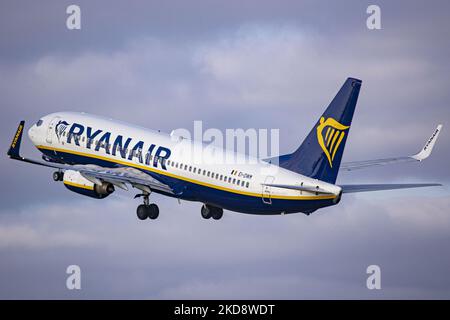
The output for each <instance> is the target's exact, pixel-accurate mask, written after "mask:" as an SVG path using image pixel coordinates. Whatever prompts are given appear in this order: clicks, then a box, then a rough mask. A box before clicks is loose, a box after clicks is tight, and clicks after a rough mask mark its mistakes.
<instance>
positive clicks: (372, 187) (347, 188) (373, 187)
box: [340, 183, 442, 193]
mask: <svg viewBox="0 0 450 320" xmlns="http://www.w3.org/2000/svg"><path fill="white" fill-rule="evenodd" d="M436 186H442V184H439V183H410V184H350V185H345V184H344V185H341V186H340V187H341V188H342V193H355V192H368V191H381V190H394V189H409V188H423V187H436Z"/></svg>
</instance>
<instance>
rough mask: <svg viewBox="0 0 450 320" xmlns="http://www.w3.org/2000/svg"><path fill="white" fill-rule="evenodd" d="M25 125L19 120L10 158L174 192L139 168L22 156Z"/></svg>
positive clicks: (97, 179) (94, 178) (91, 177)
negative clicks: (60, 161) (103, 165)
mask: <svg viewBox="0 0 450 320" xmlns="http://www.w3.org/2000/svg"><path fill="white" fill-rule="evenodd" d="M24 127H25V121H21V122H20V124H19V127H18V128H17V131H16V134H15V135H14V138H13V141H12V143H11V146H10V148H9V150H8V156H9V157H10V158H11V159H14V160H19V161H23V162H27V163H32V164H36V165H40V166H44V167H49V168H54V169H59V170H74V171H78V172H80V173H81V175H82V176H83V177H85V178H86V179H88V180H89V181H91V182H93V183H99V184H101V181H105V182H110V183H112V184H114V185H115V186H117V187H119V188H121V189H124V190H128V188H127V187H126V184H127V183H128V184H131V185H132V186H133V187H136V188H138V189H140V190H143V191H151V190H159V191H163V192H166V193H170V194H174V191H173V190H172V188H170V187H169V186H168V185H166V184H164V183H162V182H160V181H158V180H156V179H155V178H153V177H152V176H150V175H149V174H147V173H145V172H142V171H141V170H138V169H135V168H129V167H118V168H105V167H100V166H95V165H69V164H62V163H56V162H46V161H39V160H33V159H29V158H25V157H22V156H21V155H20V143H21V140H22V133H23V129H24Z"/></svg>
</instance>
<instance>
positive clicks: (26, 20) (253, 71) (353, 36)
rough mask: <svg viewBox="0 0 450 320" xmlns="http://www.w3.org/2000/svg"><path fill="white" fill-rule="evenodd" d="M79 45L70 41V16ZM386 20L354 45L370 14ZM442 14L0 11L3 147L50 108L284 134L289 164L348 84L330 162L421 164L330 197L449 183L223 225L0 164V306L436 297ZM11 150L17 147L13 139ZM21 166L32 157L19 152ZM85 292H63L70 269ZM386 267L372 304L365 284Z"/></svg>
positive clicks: (185, 205)
mask: <svg viewBox="0 0 450 320" xmlns="http://www.w3.org/2000/svg"><path fill="white" fill-rule="evenodd" d="M73 3H76V4H78V5H79V6H80V7H81V27H82V28H81V30H72V31H71V30H68V29H67V28H66V18H67V14H66V13H65V11H66V8H67V6H68V5H70V4H73ZM373 3H376V4H378V5H379V6H380V8H381V19H382V20H381V23H382V29H381V30H368V29H367V27H366V19H367V17H368V15H367V13H366V8H367V6H368V5H369V4H373ZM449 9H450V4H449V3H448V1H433V2H431V3H430V2H427V1H395V3H393V2H392V1H376V2H373V1H370V2H369V1H361V0H355V1H339V2H335V1H333V2H332V1H266V0H264V1H261V0H258V1H256V0H254V1H206V0H204V1H12V0H6V1H1V2H0V75H1V77H0V101H1V108H2V116H1V117H0V124H1V125H0V134H1V136H2V139H1V140H0V145H1V148H0V149H1V150H4V151H5V153H6V150H7V149H8V146H9V143H10V141H11V139H12V136H13V134H14V132H15V129H16V127H17V124H18V122H19V121H20V120H22V119H24V120H26V121H27V122H28V123H32V122H34V121H36V120H37V119H38V118H39V117H40V116H42V115H45V114H47V113H50V112H55V111H62V110H73V111H86V112H90V113H95V114H100V115H106V116H109V117H113V118H117V119H121V120H125V121H128V122H131V123H136V124H139V125H143V126H145V127H149V128H153V129H161V130H163V131H167V132H170V131H171V130H172V129H176V128H187V129H192V127H193V121H194V120H202V121H203V126H204V128H205V129H206V128H219V129H221V130H225V129H226V128H244V129H247V128H257V129H260V128H268V129H271V128H275V129H280V149H281V152H283V153H287V152H290V151H292V150H293V149H295V148H296V147H297V146H298V145H299V144H300V143H301V141H302V139H303V138H304V137H305V135H306V134H307V133H308V132H309V130H310V129H311V127H312V125H313V124H314V123H315V121H316V120H317V118H318V117H319V116H320V114H321V113H322V111H323V110H324V108H325V107H326V106H327V105H328V103H329V101H330V100H331V99H332V97H333V96H334V94H335V93H336V92H337V90H338V89H339V87H340V86H341V84H342V83H343V81H344V80H345V78H346V77H348V76H353V77H358V78H360V79H362V80H363V86H362V89H361V93H360V99H359V102H358V106H357V110H356V113H355V117H354V122H353V125H352V131H351V134H350V136H349V140H348V142H347V146H346V151H345V154H344V161H350V160H366V159H373V158H380V157H390V156H397V155H408V154H411V153H415V152H417V151H418V150H419V149H420V148H421V147H422V144H423V143H424V142H425V140H426V138H428V136H429V135H430V134H431V133H432V131H433V129H434V128H435V126H436V125H437V124H438V123H443V124H444V130H443V132H442V134H441V136H440V139H439V141H438V143H437V145H436V149H435V151H434V153H433V155H432V157H431V158H430V159H429V160H427V161H426V162H424V163H422V164H420V165H418V164H406V165H403V166H401V165H400V166H391V167H384V168H376V169H367V170H362V171H359V172H352V173H341V175H340V177H339V179H338V182H347V183H350V182H352V183H363V182H380V183H389V182H394V183H395V182H440V183H442V184H444V187H440V188H434V189H428V190H425V189H422V190H413V191H393V192H378V193H372V194H359V195H347V196H345V197H344V198H343V200H342V202H341V203H340V204H339V205H338V206H336V207H332V208H327V209H323V210H320V211H318V212H316V213H315V214H313V215H311V216H305V215H303V214H294V215H287V216H270V217H264V216H248V215H244V214H238V213H232V212H225V214H224V218H223V219H222V220H221V221H209V220H203V219H202V218H201V216H200V206H201V204H199V203H189V202H185V201H182V202H181V204H178V202H177V201H176V200H173V199H167V198H164V197H162V196H159V195H154V196H153V195H152V200H153V201H155V202H156V203H157V204H158V205H159V207H160V212H161V213H160V218H159V219H158V220H156V221H139V220H138V219H137V218H136V215H135V208H136V206H137V205H138V204H139V202H138V201H137V200H133V196H134V194H133V193H132V192H128V193H127V192H121V191H119V192H116V193H115V194H113V195H111V196H110V197H109V198H107V199H105V200H94V199H88V198H85V197H82V196H80V195H77V194H75V193H71V192H69V191H68V190H66V189H65V188H64V187H63V186H62V185H61V184H56V183H53V182H52V180H51V173H52V172H51V170H50V169H46V168H38V167H33V166H31V165H27V164H23V163H18V162H15V161H11V160H9V159H7V157H6V154H4V156H3V157H1V158H0V164H1V166H0V170H1V177H2V192H1V194H0V200H1V204H2V205H1V208H0V298H64V299H66V298H67V299H71V298H137V299H140V298H150V299H161V298H189V299H190V298H195V299H215V298H252V299H258V298H268V299H270V298H273V299H280V298H286V299H298V298H338V299H346V298H369V299H372V298H447V299H448V298H450V275H449V272H448V270H450V255H449V250H448V248H449V247H450V189H449V188H448V184H449V182H450V170H449V168H448V163H449V156H450V136H449V134H448V133H447V130H448V125H449V123H448V122H449V121H448V120H450V90H449V84H450V68H449V67H450V64H449V62H448V57H449V56H450V43H449V42H450V41H449V38H448V32H449V30H450V20H449V19H448V12H449ZM24 138H26V137H24ZM23 153H25V154H26V155H28V156H33V157H36V158H38V157H39V156H40V155H39V153H38V152H37V151H36V150H35V149H34V147H33V146H32V145H31V142H30V141H29V140H28V139H27V138H26V139H25V140H24V141H23ZM72 264H76V265H79V266H80V267H81V271H82V289H81V290H79V291H69V290H67V289H66V286H65V281H66V277H67V275H66V273H65V271H66V267H67V266H68V265H72ZM372 264H376V265H379V266H380V267H381V272H382V289H381V290H368V289H367V288H366V279H367V274H366V268H367V266H369V265H372Z"/></svg>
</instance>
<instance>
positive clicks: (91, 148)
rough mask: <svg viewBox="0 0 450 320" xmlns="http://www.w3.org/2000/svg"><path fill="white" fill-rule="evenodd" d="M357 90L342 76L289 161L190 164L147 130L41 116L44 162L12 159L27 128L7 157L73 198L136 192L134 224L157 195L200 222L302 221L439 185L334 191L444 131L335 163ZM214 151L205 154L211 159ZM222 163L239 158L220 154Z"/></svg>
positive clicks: (169, 140)
mask: <svg viewBox="0 0 450 320" xmlns="http://www.w3.org/2000/svg"><path fill="white" fill-rule="evenodd" d="M360 88H361V80H358V79H354V78H348V79H347V80H346V81H345V83H344V85H343V86H342V88H341V89H340V90H339V92H338V93H337V95H336V96H335V98H334V99H333V100H332V101H331V103H330V105H329V106H328V108H327V109H326V110H325V112H324V114H323V115H322V116H321V117H320V119H319V120H318V122H317V123H316V124H315V125H314V127H313V129H312V130H311V132H310V133H309V135H308V136H307V137H306V139H305V141H304V142H303V143H302V144H301V145H300V146H299V148H298V149H297V150H295V151H294V152H293V153H290V154H285V155H281V156H279V157H277V158H271V159H253V160H255V161H253V162H251V163H250V161H242V163H239V161H236V162H235V163H231V164H227V163H220V164H217V163H214V161H204V162H201V163H198V162H197V161H193V159H192V152H191V150H192V149H195V148H197V149H196V150H202V151H203V150H204V149H205V146H204V145H203V144H202V143H201V142H196V141H191V140H189V139H186V138H182V137H179V138H177V137H174V136H172V135H168V134H162V133H160V132H156V131H152V130H147V129H145V128H140V127H137V126H133V125H130V124H126V123H123V122H119V121H113V120H110V119H105V118H102V117H98V116H93V115H89V114H85V113H76V112H58V113H53V114H49V115H47V116H44V117H42V118H41V119H40V120H39V121H37V123H36V124H34V125H33V126H32V127H31V128H30V129H29V130H28V135H29V137H30V139H31V141H32V142H33V144H34V145H35V146H36V147H37V148H38V149H39V151H40V152H42V154H43V155H42V158H43V160H32V159H28V158H24V157H22V156H21V155H20V152H19V151H20V143H21V138H22V133H23V130H24V126H25V122H24V121H22V122H21V123H20V124H19V127H18V129H17V132H16V134H15V136H14V138H13V141H12V143H11V147H10V149H9V151H8V155H9V157H10V158H11V159H15V160H20V161H24V162H28V163H32V164H37V165H41V166H46V167H50V168H54V169H56V171H54V173H53V179H54V180H55V181H62V182H63V184H64V185H65V186H66V187H67V188H68V189H69V190H71V191H74V192H77V193H79V194H82V195H85V196H89V197H93V198H97V199H103V198H105V197H107V196H109V195H110V194H111V193H113V192H114V190H115V189H116V188H120V189H124V190H128V187H129V186H131V187H134V188H135V189H137V190H139V194H137V195H136V196H135V198H136V197H142V199H143V204H141V205H139V206H138V208H137V216H138V218H139V219H141V220H144V219H147V218H149V219H156V218H157V217H158V215H159V209H158V206H157V205H156V204H154V203H150V201H149V196H150V194H151V193H152V192H157V193H160V194H163V195H166V196H169V197H174V198H177V199H183V200H189V201H198V202H200V203H203V205H202V208H201V215H202V217H203V218H205V219H209V218H211V217H212V218H213V219H216V220H218V219H220V218H221V217H222V215H223V209H227V210H231V211H237V212H243V213H249V214H263V215H269V214H287V213H295V212H302V213H305V214H307V215H309V214H310V213H312V212H314V211H316V210H317V209H319V208H323V207H328V206H332V205H335V204H338V203H339V201H340V200H341V197H342V194H343V193H352V192H363V191H376V190H389V189H402V188H416V187H428V186H438V185H440V184H435V183H428V184H364V185H360V184H357V185H337V184H336V178H337V175H338V172H339V169H344V170H355V169H361V168H368V167H372V166H380V165H387V164H393V163H399V162H414V161H419V162H420V161H422V160H424V159H426V158H427V157H428V156H429V155H430V154H431V151H432V149H433V146H434V144H435V143H436V140H437V138H438V135H439V133H440V131H441V129H442V125H439V126H438V127H437V128H436V130H435V131H434V132H433V134H432V136H431V138H430V139H429V140H427V142H426V144H425V146H424V147H423V149H422V150H421V151H420V152H419V153H417V154H415V155H413V156H405V157H396V158H389V159H379V160H369V161H358V162H348V163H341V159H342V154H343V152H344V147H345V142H346V141H347V138H348V134H349V130H350V125H351V122H352V118H353V113H354V111H355V107H356V102H357V100H358V95H359V91H360ZM214 151H215V150H214V149H213V152H214ZM219 151H220V152H223V153H224V154H226V155H227V156H231V157H228V158H232V159H239V158H245V159H248V157H246V156H245V155H242V154H237V153H234V152H231V151H228V150H222V149H220V150H219Z"/></svg>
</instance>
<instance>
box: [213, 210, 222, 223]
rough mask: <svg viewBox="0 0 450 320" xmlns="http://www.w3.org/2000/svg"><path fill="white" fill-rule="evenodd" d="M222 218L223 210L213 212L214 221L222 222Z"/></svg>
mask: <svg viewBox="0 0 450 320" xmlns="http://www.w3.org/2000/svg"><path fill="white" fill-rule="evenodd" d="M222 216H223V209H222V208H214V210H212V217H213V219H214V220H220V219H221V218H222Z"/></svg>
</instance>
